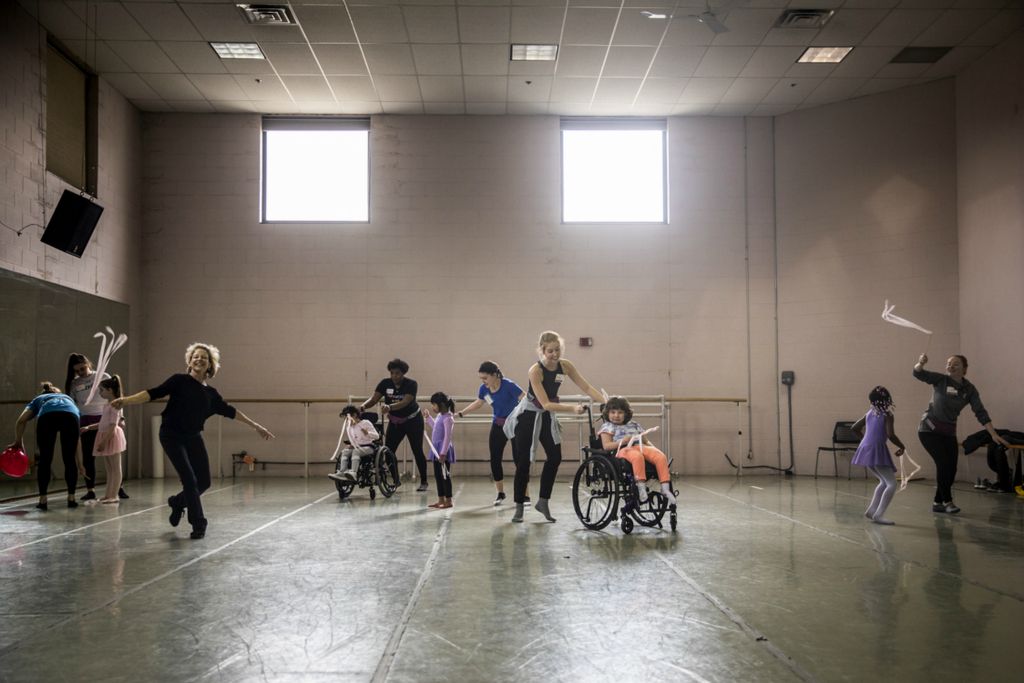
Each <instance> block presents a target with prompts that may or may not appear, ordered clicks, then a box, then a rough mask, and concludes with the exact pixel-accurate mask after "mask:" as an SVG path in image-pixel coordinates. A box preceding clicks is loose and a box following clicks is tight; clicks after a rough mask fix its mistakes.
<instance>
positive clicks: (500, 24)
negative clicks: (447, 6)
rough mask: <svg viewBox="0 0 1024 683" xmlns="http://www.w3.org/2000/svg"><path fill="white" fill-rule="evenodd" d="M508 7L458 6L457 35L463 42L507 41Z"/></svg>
mask: <svg viewBox="0 0 1024 683" xmlns="http://www.w3.org/2000/svg"><path fill="white" fill-rule="evenodd" d="M509 23H510V11H509V8H508V7H474V6H466V5H460V6H459V37H460V38H461V39H462V42H463V43H507V42H508V36H509Z"/></svg>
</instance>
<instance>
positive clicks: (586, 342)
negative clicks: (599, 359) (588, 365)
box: [580, 337, 594, 346]
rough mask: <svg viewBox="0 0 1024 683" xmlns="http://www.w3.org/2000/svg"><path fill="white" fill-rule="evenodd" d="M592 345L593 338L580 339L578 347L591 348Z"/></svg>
mask: <svg viewBox="0 0 1024 683" xmlns="http://www.w3.org/2000/svg"><path fill="white" fill-rule="evenodd" d="M593 345H594V338H593V337H580V346H593Z"/></svg>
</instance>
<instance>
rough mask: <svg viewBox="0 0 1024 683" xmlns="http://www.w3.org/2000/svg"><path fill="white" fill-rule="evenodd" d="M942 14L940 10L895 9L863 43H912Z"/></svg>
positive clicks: (902, 45) (904, 44)
mask: <svg viewBox="0 0 1024 683" xmlns="http://www.w3.org/2000/svg"><path fill="white" fill-rule="evenodd" d="M941 15H942V12H941V11H940V10H919V9H894V10H893V11H892V12H890V13H889V15H888V16H887V17H886V18H885V19H883V20H882V22H881V23H880V24H879V25H878V26H877V27H876V28H875V30H874V31H872V32H871V33H869V34H868V35H867V36H866V37H865V38H864V42H863V45H899V46H900V47H904V46H906V45H910V43H911V42H912V41H913V40H914V39H915V38H917V37H918V36H919V35H920V34H921V33H922V32H923V31H924V30H925V29H926V28H928V27H929V26H931V25H932V24H933V23H935V20H936V19H938V18H939V17H940V16H941Z"/></svg>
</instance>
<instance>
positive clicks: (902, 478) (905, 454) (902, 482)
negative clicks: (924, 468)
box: [899, 448, 921, 491]
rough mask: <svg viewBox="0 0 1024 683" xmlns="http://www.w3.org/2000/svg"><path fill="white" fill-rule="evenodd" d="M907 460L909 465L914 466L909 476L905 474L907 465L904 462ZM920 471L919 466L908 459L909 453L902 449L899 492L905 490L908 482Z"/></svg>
mask: <svg viewBox="0 0 1024 683" xmlns="http://www.w3.org/2000/svg"><path fill="white" fill-rule="evenodd" d="M907 460H909V461H910V464H911V465H913V466H914V470H913V471H912V472H911V473H910V474H907V465H906V461H907ZM920 471H921V466H920V465H918V464H917V463H916V462H914V460H913V459H912V458H911V457H910V451H909V450H908V449H906V448H904V449H903V457H901V458H900V488H899V490H900V491H902V490H903V489H905V488H907V484H909V483H910V480H911V479H913V478H914V475H915V474H917V473H918V472H920Z"/></svg>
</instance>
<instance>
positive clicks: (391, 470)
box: [370, 446, 398, 498]
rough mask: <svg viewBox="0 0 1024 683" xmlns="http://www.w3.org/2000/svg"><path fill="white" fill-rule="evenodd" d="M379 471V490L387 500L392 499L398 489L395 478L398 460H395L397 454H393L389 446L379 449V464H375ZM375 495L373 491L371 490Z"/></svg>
mask: <svg viewBox="0 0 1024 683" xmlns="http://www.w3.org/2000/svg"><path fill="white" fill-rule="evenodd" d="M375 465H376V470H377V488H379V489H380V492H381V494H383V495H384V497H385V498H390V497H391V496H392V494H394V492H395V490H396V489H398V480H397V479H396V478H395V472H396V471H397V470H398V459H397V458H395V454H394V453H392V452H391V449H389V448H388V447H387V446H381V447H380V448H379V449H377V462H376V463H375ZM370 492H371V493H373V489H370Z"/></svg>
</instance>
